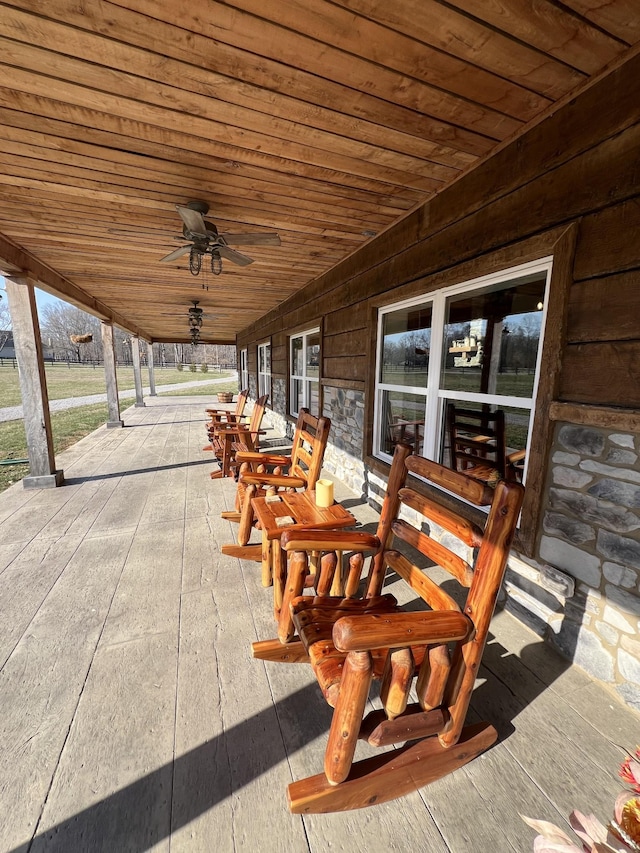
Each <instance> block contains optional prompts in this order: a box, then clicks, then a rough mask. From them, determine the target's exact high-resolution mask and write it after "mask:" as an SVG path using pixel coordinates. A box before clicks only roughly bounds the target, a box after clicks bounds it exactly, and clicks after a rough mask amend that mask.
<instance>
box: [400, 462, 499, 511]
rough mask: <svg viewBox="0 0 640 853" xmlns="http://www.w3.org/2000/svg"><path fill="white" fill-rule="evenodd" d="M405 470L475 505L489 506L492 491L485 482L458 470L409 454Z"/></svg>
mask: <svg viewBox="0 0 640 853" xmlns="http://www.w3.org/2000/svg"><path fill="white" fill-rule="evenodd" d="M407 470H408V471H410V472H411V473H412V474H417V475H418V476H419V477H422V478H423V479H424V480H429V481H430V482H432V483H433V484H434V485H435V486H441V487H442V488H443V489H448V490H449V491H451V492H454V494H457V495H458V496H459V497H461V498H464V500H466V501H469V502H470V503H473V504H475V505H476V506H489V505H490V504H491V501H492V500H493V491H492V490H491V489H490V488H489V487H488V486H487V485H486V484H485V483H483V482H481V481H480V480H474V479H472V478H471V477H467V476H466V475H465V474H461V473H460V472H458V471H452V470H450V469H449V468H444V467H443V466H442V465H439V464H438V463H437V462H432V461H431V460H430V459H424V458H422V457H421V456H411V457H410V458H408V459H407Z"/></svg>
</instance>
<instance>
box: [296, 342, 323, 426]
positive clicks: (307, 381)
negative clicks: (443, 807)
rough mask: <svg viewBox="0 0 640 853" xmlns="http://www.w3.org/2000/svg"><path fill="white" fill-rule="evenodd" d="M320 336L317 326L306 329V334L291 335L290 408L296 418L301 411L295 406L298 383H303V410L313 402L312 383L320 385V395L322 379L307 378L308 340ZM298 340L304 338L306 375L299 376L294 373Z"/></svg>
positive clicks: (303, 364)
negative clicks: (313, 336)
mask: <svg viewBox="0 0 640 853" xmlns="http://www.w3.org/2000/svg"><path fill="white" fill-rule="evenodd" d="M319 334H320V327H319V326H316V328H315V329H305V331H304V332H296V334H295V335H291V337H290V338H289V406H290V409H289V410H290V412H291V414H292V415H293V416H294V417H296V418H297V417H298V415H299V414H300V410H299V409H298V410H296V409H295V404H294V400H295V399H296V394H295V383H296V382H301V383H302V407H301V408H303V409H308V408H309V405H310V400H311V393H310V391H311V383H312V382H317V383H318V393H319V391H320V377H319V376H318V377H315V376H313V377H310V376H307V346H308V339H309V338H310V337H311V335H319ZM298 338H302V367H303V370H304V373H302V374H297V373H294V372H293V363H294V358H293V342H294V341H295V340H297V339H298ZM321 346H322V345H321ZM317 414H320V412H318V413H317Z"/></svg>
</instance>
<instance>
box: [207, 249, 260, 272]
mask: <svg viewBox="0 0 640 853" xmlns="http://www.w3.org/2000/svg"><path fill="white" fill-rule="evenodd" d="M216 251H217V252H219V253H220V257H222V258H226V259H227V260H228V261H231V263H232V264H238V266H241V267H246V266H248V265H249V264H252V263H253V258H250V257H248V256H247V255H243V254H242V252H236V250H235V249H230V248H229V246H216Z"/></svg>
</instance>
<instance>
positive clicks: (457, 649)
mask: <svg viewBox="0 0 640 853" xmlns="http://www.w3.org/2000/svg"><path fill="white" fill-rule="evenodd" d="M409 473H411V474H414V475H417V476H418V477H420V478H422V479H423V480H426V481H427V482H428V483H430V484H434V485H436V486H440V487H444V488H446V489H447V490H448V491H449V492H453V493H454V494H455V495H457V496H459V497H461V498H464V499H465V500H466V501H470V502H471V503H473V504H476V505H477V506H482V507H484V506H488V507H489V512H488V516H487V519H486V522H485V524H484V526H483V527H480V526H479V525H476V524H475V523H472V522H471V521H468V520H466V519H465V518H464V517H461V516H459V515H458V514H456V513H455V512H454V511H452V510H451V509H450V508H449V507H448V506H445V505H443V504H441V503H439V502H438V498H437V492H436V490H429V491H430V492H431V491H433V492H434V495H435V496H428V497H426V496H425V495H424V494H422V491H421V492H418V491H417V490H415V489H414V488H412V487H411V486H407V478H408V474H409ZM523 491H524V490H523V487H522V486H521V485H520V484H517V483H509V482H506V481H500V482H499V483H498V484H497V486H496V488H495V489H491V488H489V487H488V486H486V485H485V484H484V483H482V482H480V481H478V480H473V479H471V478H469V477H467V476H465V475H464V474H460V473H458V472H454V471H451V470H450V469H449V468H445V467H443V466H442V465H439V464H438V463H436V462H432V461H430V460H427V459H424V458H422V457H418V456H415V455H411V448H409V447H407V446H406V445H401V444H400V445H397V447H396V449H395V452H394V460H393V465H392V468H391V472H390V476H389V484H388V488H387V493H386V497H385V500H384V504H383V507H382V514H381V518H380V523H379V526H378V530H377V538H376V537H372V536H371V534H367V533H357V532H356V533H353V532H322V533H321V532H320V531H314V532H313V533H311V534H308V533H307V532H305V531H302V532H298V533H296V532H295V531H288V532H285V533H284V534H283V536H282V545H283V548H284V549H285V550H286V551H288V552H289V553H290V561H289V562H290V566H289V576H288V581H287V587H288V588H287V595H288V599H287V600H286V601H283V608H284V606H285V605H287V604H288V607H289V614H290V623H289V622H288V621H287V618H286V617H285V616H284V615H283V614H282V613H281V619H280V627H279V639H280V642H281V643H285V645H281V646H280V653H278V651H277V647H276V641H264V642H263V643H256V644H254V656H255V657H261V658H265V659H268V660H272V661H289V662H297V663H299V662H302V661H308V662H309V663H310V664H311V666H312V668H313V670H314V673H315V675H316V677H317V679H318V683H319V685H320V687H321V690H322V692H323V694H324V696H325V699H326V700H327V702H328V703H329V705H331V706H333V708H334V712H333V720H332V723H331V728H330V731H329V737H328V742H327V746H326V751H325V760H324V773H321V774H319V775H317V776H313V777H310V778H308V779H304V780H302V781H299V782H294V783H293V784H292V785H290V786H289V791H288V794H289V807H290V809H291V811H292V812H294V813H296V814H307V813H322V812H334V811H347V810H350V809H356V808H363V807H365V806H369V805H373V804H374V803H381V802H387V801H389V800H393V799H396V798H397V797H401V796H403V795H405V794H408V793H410V792H411V791H414V790H417V789H418V788H421V787H422V786H424V785H426V784H428V783H429V782H432V781H435V780H436V779H439V778H441V777H442V776H445V775H447V774H448V773H451V772H452V771H453V770H455V769H457V768H458V767H461V766H462V765H464V764H466V763H467V762H469V761H470V760H472V759H473V758H475V757H476V756H477V755H479V754H480V753H481V752H483V751H484V750H486V749H488V748H489V747H490V746H491V745H492V744H493V743H494V742H495V741H496V739H497V732H496V730H495V728H494V727H493V726H492V725H490V723H488V722H482V723H477V724H474V725H469V726H465V725H464V722H465V717H466V715H467V710H468V707H469V701H470V698H471V694H472V690H473V686H474V681H475V679H476V677H477V675H478V667H479V665H480V661H481V658H482V653H483V650H484V646H485V642H486V639H487V632H488V628H489V623H490V620H491V617H492V615H493V611H494V608H495V604H496V598H497V594H498V590H499V588H500V585H501V583H502V578H503V575H504V570H505V566H506V562H507V557H508V553H509V548H510V544H511V541H512V538H513V534H514V531H515V527H516V522H517V519H518V514H519V512H520V507H521V503H522V497H523ZM402 507H405V508H407V509H409V510H410V511H412V513H414V514H415V513H417V517H421V521H422V520H424V521H426V523H427V525H428V527H429V529H430V531H431V532H432V533H433V529H434V525H436V526H437V528H438V529H440V530H442V531H444V532H445V533H448V534H451V535H453V536H454V537H456V538H457V539H459V540H461V542H462V543H463V544H464V545H466V546H467V551H468V561H467V560H465V559H463V557H461V556H459V554H458V553H455V552H454V551H451V550H449V549H448V548H447V547H445V545H443V544H442V543H441V542H439V541H437V540H436V539H434V538H432V536H431V535H428V534H427V533H425V532H423V530H422V527H415V526H413V525H411V524H409V523H407V522H406V521H404V520H401V519H400V518H399V514H400V510H401V509H402ZM358 538H360V544H358ZM394 539H396V540H401V541H402V542H404V543H406V545H408V546H410V547H411V549H412V551H411V553H412V554H413V555H414V556H415V554H416V553H417V554H418V555H419V559H418V562H419V563H421V564H422V563H423V558H427V559H426V565H427V571H429V567H433V565H434V564H436V565H438V566H440V567H441V568H442V569H444V570H446V572H448V573H449V575H452V576H453V578H454V579H455V580H456V581H457V582H458V584H459V585H460V587H461V588H462V589H463V590H464V589H465V588H466V589H467V590H468V593H467V595H466V600H465V601H464V602H463V603H460V604H459V603H458V602H457V600H456V599H457V598H458V597H457V596H456V599H454V598H453V597H451V596H450V595H449V594H448V593H447V592H445V590H444V589H443V588H441V587H440V586H439V585H438V583H436V582H435V580H433V579H432V578H431V577H430V576H429V574H428V573H426V572H424V571H423V566H418V565H416V564H414V562H413V559H414V556H412V557H411V559H410V558H408V557H407V556H405V554H403V553H401V552H400V551H399V550H395V548H392V544H393V540H394ZM348 548H360V549H361V551H362V552H364V551H366V550H369V551H373V552H374V556H373V559H372V561H371V567H370V570H369V574H368V578H367V584H366V591H365V594H364V597H363V598H361V599H358V598H356V597H355V593H354V594H353V597H342V598H335V597H333V598H332V597H331V596H328V595H326V596H322V595H316V596H313V595H299V596H298V597H296V595H295V593H296V592H298V593H299V592H301V591H302V589H303V587H304V582H305V576H306V574H307V572H308V567H309V555H310V554H314V555H315V558H316V559H318V556H317V555H318V554H319V553H322V552H325V556H324V557H323V558H322V561H323V562H326V560H327V552H333V551H341V550H344V549H348ZM403 548H404V550H406V546H403ZM356 556H358V555H356ZM353 561H354V557H353V556H352V565H356V564H357V565H360V566H361V565H362V562H361V561H360V562H358V560H355V563H354V562H353ZM334 565H335V561H334ZM389 569H391V570H393V572H395V575H391V578H390V580H391V579H395V580H396V582H397V578H400V579H401V580H402V581H405V582H406V583H407V584H408V585H409V587H410V589H409V590H407V592H408V593H409V600H411V597H412V596H413V598H414V600H413V601H412V602H411V611H409V612H408V611H406V610H403V609H402V608H401V607H400V606H399V605H398V604H397V601H396V599H395V598H394V597H393V596H392V595H389V594H387V595H385V594H383V583H384V581H385V575H386V574H387V571H388V570H389ZM323 570H324V569H323ZM321 574H322V570H321ZM328 580H329V579H328V578H325V579H324V586H325V588H326V587H327V586H328ZM401 586H402V587H403V588H404V584H402V585H401ZM351 587H352V593H353V591H354V590H355V584H352V585H351ZM347 589H348V585H347ZM405 589H406V588H405ZM416 594H417V595H418V596H419V597H420V598H421V599H422V600H423V602H424V604H423V606H424V607H425V609H424V610H416V606H415V604H416V602H415V595H416ZM427 608H430V609H427ZM289 626H290V629H289ZM294 630H295V631H297V636H294V635H293V631H294ZM263 651H264V654H263V653H262V652H263ZM287 652H289V653H288V654H287ZM414 677H415V687H414ZM373 679H380V681H381V688H380V699H381V703H382V709H381V710H375V711H371V712H370V713H368V714H366V713H365V711H366V705H367V700H368V697H369V690H370V686H371V683H372V680H373ZM412 688H414V690H415V693H412V698H414V697H415V698H417V702H416V701H410V691H411V690H412ZM358 739H363V740H366V741H367V742H368V743H369V744H370V745H372V746H375V747H388V746H392V745H396V744H403V743H405V744H406V745H405V746H403V747H401V748H399V749H393V750H390V751H385V752H384V753H382V754H380V755H376V756H374V757H370V758H365V759H362V760H360V761H358V762H355V763H354V761H353V759H354V753H355V749H356V744H357V742H358Z"/></svg>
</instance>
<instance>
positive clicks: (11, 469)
mask: <svg viewBox="0 0 640 853" xmlns="http://www.w3.org/2000/svg"><path fill="white" fill-rule="evenodd" d="M107 415H108V413H107V404H106V403H96V404H95V405H93V406H80V407H79V408H77V409H67V410H66V411H64V412H53V413H52V415H51V429H52V431H53V446H54V451H55V453H56V454H57V453H62V451H63V450H66V449H67V447H71V445H72V444H75V443H76V441H79V440H80V439H81V438H83V436H85V435H88V434H89V433H90V432H93V431H94V429H97V428H98V427H99V426H101V425H102V424H104V423H106V422H107ZM26 458H27V438H26V436H25V432H24V423H23V422H22V421H6V422H5V423H0V460H5V459H26ZM28 473H29V466H28V465H27V464H24V465H0V491H4V489H6V488H8V487H9V486H10V485H12V483H16V482H17V481H18V480H21V479H22V478H23V477H26V476H27V474H28Z"/></svg>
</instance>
